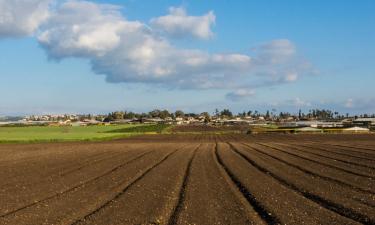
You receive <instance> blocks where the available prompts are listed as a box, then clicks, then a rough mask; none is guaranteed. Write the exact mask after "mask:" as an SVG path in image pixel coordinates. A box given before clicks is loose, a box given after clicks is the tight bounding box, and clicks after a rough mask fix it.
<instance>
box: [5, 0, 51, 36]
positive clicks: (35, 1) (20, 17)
mask: <svg viewBox="0 0 375 225" xmlns="http://www.w3.org/2000/svg"><path fill="white" fill-rule="evenodd" d="M51 2H52V0H0V38H1V37H3V38H4V37H21V36H28V35H31V34H33V33H34V32H35V30H36V29H38V27H39V25H40V24H41V23H43V22H44V21H45V20H46V19H47V18H48V16H49V14H50V4H51Z"/></svg>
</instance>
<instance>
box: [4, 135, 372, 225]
mask: <svg viewBox="0 0 375 225" xmlns="http://www.w3.org/2000/svg"><path fill="white" fill-rule="evenodd" d="M374 137H375V136H374V135H348V134H343V135H285V134H284V135H276V134H274V135H270V134H265V135H240V134H238V135H235V134H231V135H214V134H202V135H193V134H186V135H181V134H180V135H177V134H176V135H152V136H140V137H134V138H129V139H124V140H116V141H109V142H95V143H94V142H86V143H84V142H81V143H49V144H47V143H45V144H2V145H0V225H7V224H14V225H24V224H25V225H26V224H27V225H39V224H46V225H47V224H48V225H49V224H60V225H65V224H66V225H70V224H86V225H88V224H100V225H109V224H118V225H120V224H166V225H172V224H204V225H206V224H208V225H211V224H296V225H297V224H298V225H299V224H375V138H374Z"/></svg>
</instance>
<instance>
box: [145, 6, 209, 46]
mask: <svg viewBox="0 0 375 225" xmlns="http://www.w3.org/2000/svg"><path fill="white" fill-rule="evenodd" d="M215 20H216V16H215V14H214V12H213V11H210V12H208V13H207V14H205V15H203V16H190V15H187V13H186V10H185V9H184V8H182V7H177V8H176V7H170V8H169V14H168V15H165V16H161V17H157V18H153V19H151V21H150V22H151V25H152V27H153V28H155V29H156V30H160V31H162V32H164V33H166V34H168V35H170V36H172V37H177V38H185V37H188V36H189V37H195V38H199V39H209V38H211V37H212V36H213V32H212V30H211V28H212V26H213V25H214V24H215Z"/></svg>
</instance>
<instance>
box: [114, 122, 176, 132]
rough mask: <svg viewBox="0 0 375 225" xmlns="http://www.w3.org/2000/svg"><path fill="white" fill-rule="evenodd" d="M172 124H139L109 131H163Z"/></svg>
mask: <svg viewBox="0 0 375 225" xmlns="http://www.w3.org/2000/svg"><path fill="white" fill-rule="evenodd" d="M170 127H171V125H168V124H151V125H139V126H134V127H126V128H122V129H116V130H111V131H108V133H162V132H165V131H166V130H167V129H168V128H170Z"/></svg>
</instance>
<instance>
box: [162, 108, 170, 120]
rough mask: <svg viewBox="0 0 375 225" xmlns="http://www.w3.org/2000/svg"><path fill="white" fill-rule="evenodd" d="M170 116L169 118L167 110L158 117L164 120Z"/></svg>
mask: <svg viewBox="0 0 375 225" xmlns="http://www.w3.org/2000/svg"><path fill="white" fill-rule="evenodd" d="M170 116H171V114H170V113H169V112H168V110H163V111H160V114H159V117H160V118H161V119H165V118H167V117H170Z"/></svg>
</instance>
